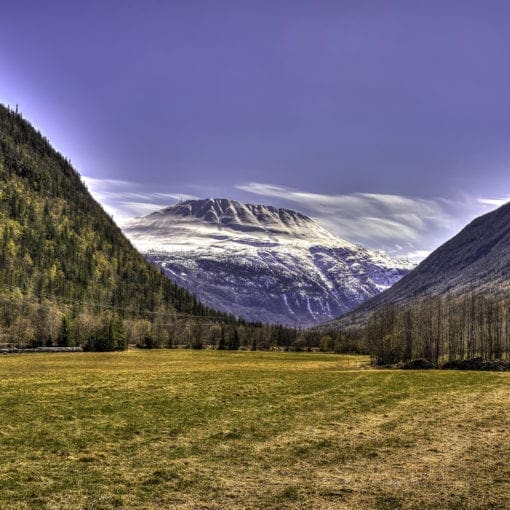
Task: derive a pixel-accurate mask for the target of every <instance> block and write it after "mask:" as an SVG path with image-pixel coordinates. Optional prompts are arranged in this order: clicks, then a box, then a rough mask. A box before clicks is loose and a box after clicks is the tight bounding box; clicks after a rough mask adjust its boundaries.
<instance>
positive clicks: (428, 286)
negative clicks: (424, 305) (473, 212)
mask: <svg viewBox="0 0 510 510" xmlns="http://www.w3.org/2000/svg"><path fill="white" fill-rule="evenodd" d="M467 292H478V293H480V292H484V293H487V292H490V293H491V294H494V295H507V296H508V295H510V202H508V203H506V204H504V205H502V206H500V207H499V208H497V209H495V210H493V211H490V212H488V213H486V214H484V215H481V216H479V217H477V218H475V219H474V220H472V221H471V222H470V223H469V224H467V225H466V226H465V227H464V228H463V229H462V230H460V232H458V233H457V234H456V235H455V236H453V237H452V238H451V239H449V240H448V241H447V242H446V243H444V244H443V245H441V246H440V247H439V248H437V249H436V250H434V251H433V252H432V253H431V254H430V255H429V256H428V257H427V258H426V259H425V260H423V261H422V262H421V263H420V264H418V266H417V267H416V268H414V269H413V270H412V271H411V272H410V273H409V274H407V275H406V276H405V277H404V278H402V279H401V280H400V281H399V282H397V283H396V284H395V285H394V286H393V287H391V288H390V289H388V290H386V291H384V292H383V293H381V294H380V295H378V296H375V297H374V298H372V299H370V300H368V301H366V302H365V303H363V304H362V305H360V306H359V307H358V308H356V309H355V310H353V311H352V312H348V313H347V314H346V315H344V316H342V317H339V318H338V319H337V320H334V321H332V322H329V323H328V324H326V325H329V326H338V327H347V326H351V325H358V324H359V323H360V322H362V321H364V320H366V318H367V316H368V315H369V314H370V313H372V312H373V311H375V310H377V309H379V308H380V307H382V306H384V305H385V304H388V303H391V304H403V303H406V302H408V301H410V300H415V299H420V298H423V297H426V296H432V295H434V296H437V295H444V294H447V293H451V294H453V295H460V294H462V293H467ZM326 325H325V326H326Z"/></svg>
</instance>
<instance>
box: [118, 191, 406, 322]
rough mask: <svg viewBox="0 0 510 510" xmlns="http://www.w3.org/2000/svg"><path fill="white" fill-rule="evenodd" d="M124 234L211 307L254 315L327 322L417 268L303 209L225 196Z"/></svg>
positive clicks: (191, 203)
mask: <svg viewBox="0 0 510 510" xmlns="http://www.w3.org/2000/svg"><path fill="white" fill-rule="evenodd" d="M124 232H125V233H126V235H127V236H128V237H129V238H130V239H131V241H132V242H133V243H134V244H135V246H136V247H137V248H138V249H139V250H140V251H141V252H142V253H144V254H145V255H146V257H147V258H148V259H149V260H150V261H151V262H154V263H156V264H159V265H160V266H161V267H162V268H163V269H164V271H165V273H166V274H167V275H168V276H169V277H170V278H171V279H172V280H174V281H175V282H176V283H178V284H179V285H182V286H183V287H185V288H187V289H189V290H190V291H191V292H193V293H194V294H195V295H196V296H197V297H198V298H200V300H202V301H203V302H204V303H205V304H207V305H209V306H211V307H213V308H215V309H218V310H221V311H225V312H230V313H233V314H235V315H238V316H242V317H244V318H246V319H249V320H253V321H262V322H277V323H281V324H288V325H294V326H309V325H313V324H317V323H320V322H324V321H326V320H329V319H332V318H334V317H338V316H339V315H341V314H343V313H346V312H348V311H349V310H351V309H353V308H355V307H356V306H357V305H359V304H360V303H362V302H363V301H365V300H366V299H368V298H371V297H373V296H375V295H376V294H378V293H380V292H381V291H383V290H385V289H387V288H388V287H390V286H391V285H393V284H394V283H396V282H397V281H398V280H400V278H402V277H403V276H404V275H405V274H407V273H408V272H409V270H410V269H411V268H412V265H411V264H410V263H409V262H407V261H402V260H392V259H391V258H389V257H388V256H386V255H384V254H383V253H380V252H374V251H369V250H367V249H365V248H362V247H360V246H357V245H354V244H351V243H349V242H347V241H344V240H342V239H339V238H337V237H335V236H333V235H332V234H331V233H329V232H328V231H327V230H325V229H324V228H323V227H321V226H320V225H318V224H317V223H316V222H315V221H313V220H312V219H311V218H308V217H307V216H304V215H303V214H300V213H298V212H296V211H292V210H289V209H278V208H275V207H270V206H263V205H251V204H242V203H240V202H237V201H234V200H227V199H206V200H188V201H185V202H182V203H180V204H178V205H174V206H171V207H167V208H165V209H162V210H160V211H157V212H154V213H152V214H149V215H147V216H144V217H141V218H135V219H134V220H132V221H131V222H130V223H129V224H128V225H126V226H125V228H124Z"/></svg>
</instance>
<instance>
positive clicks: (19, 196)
mask: <svg viewBox="0 0 510 510" xmlns="http://www.w3.org/2000/svg"><path fill="white" fill-rule="evenodd" d="M0 310H1V315H0V333H1V334H2V340H1V343H9V342H18V343H19V342H25V343H26V342H37V343H41V342H43V343H51V342H53V343H55V342H59V343H61V344H69V343H70V342H71V339H70V338H71V337H74V342H76V341H77V340H78V339H81V340H82V343H83V341H84V340H86V338H82V337H83V335H84V336H85V337H87V336H89V337H90V336H94V337H95V338H96V339H97V338H98V337H99V336H101V335H99V334H98V330H103V331H104V335H106V336H109V337H115V336H118V337H119V338H125V334H121V333H119V331H121V330H122V329H123V328H125V323H122V321H121V319H123V320H141V319H143V320H145V321H147V320H148V321H149V322H154V320H155V319H154V318H155V317H165V320H166V321H167V318H168V317H169V316H170V317H177V316H179V317H183V316H186V315H191V316H198V317H201V316H210V315H215V316H217V315H218V314H217V313H216V312H214V311H212V310H210V309H208V308H207V307H205V306H203V305H202V304H201V303H199V302H198V301H197V299H196V298H194V297H193V296H192V295H191V294H189V293H188V292H187V291H185V290H183V289H182V288H179V287H178V286H177V285H176V284H175V283H173V282H172V281H171V280H169V279H167V278H166V277H165V276H163V275H162V274H161V272H160V270H159V269H157V268H155V267H153V266H151V265H149V264H148V263H147V262H146V260H145V259H144V258H143V257H142V256H141V255H140V254H139V253H138V252H137V251H136V250H135V249H134V248H133V247H132V246H131V244H130V243H129V241H128V240H127V239H126V238H125V237H124V235H123V234H122V233H121V231H120V230H119V228H118V227H117V226H116V225H115V223H114V222H113V220H112V219H111V218H110V217H109V216H108V215H107V214H106V213H105V212H104V210H103V209H102V208H101V206H100V205H99V204H98V203H97V202H95V201H94V199H93V198H92V197H91V195H90V194H89V192H88V190H87V188H86V187H85V185H84V184H83V183H82V181H81V178H80V176H79V174H78V173H77V172H76V171H75V170H74V169H73V168H72V166H71V164H70V162H69V161H68V160H67V159H65V158H64V157H63V156H62V155H61V154H59V153H58V152H56V151H55V150H54V149H53V148H52V147H51V145H50V144H49V142H48V140H46V139H45V138H44V137H43V136H42V135H41V134H40V133H39V132H37V131H36V130H35V129H34V128H33V127H32V126H31V125H30V124H29V123H28V122H27V121H25V120H23V119H22V117H21V115H19V114H17V113H15V112H13V111H10V110H9V109H8V108H6V107H4V106H2V105H0ZM223 317H224V316H223ZM99 319H100V320H99ZM98 320H99V323H98ZM229 320H230V321H232V320H233V319H232V318H230V319H229ZM138 326H139V325H138ZM144 327H145V326H144ZM73 328H74V331H73ZM138 329H139V328H138ZM142 329H143V328H142ZM145 329H146V330H148V329H150V328H147V327H145ZM139 334H141V335H145V336H147V335H150V334H151V332H148V331H144V332H141V333H140V332H139ZM80 335H81V336H80ZM104 335H103V336H104ZM111 341H112V339H111V338H110V343H111ZM115 342H116V341H113V343H114V344H115ZM103 347H104V346H103Z"/></svg>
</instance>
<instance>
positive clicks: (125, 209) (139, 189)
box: [83, 177, 197, 226]
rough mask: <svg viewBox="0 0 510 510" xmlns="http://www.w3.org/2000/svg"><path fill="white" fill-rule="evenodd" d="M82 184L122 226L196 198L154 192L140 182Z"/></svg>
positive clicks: (91, 180)
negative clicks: (174, 204)
mask: <svg viewBox="0 0 510 510" xmlns="http://www.w3.org/2000/svg"><path fill="white" fill-rule="evenodd" d="M83 182H84V183H85V185H86V186H87V188H88V189H89V191H90V192H91V193H92V195H93V197H94V198H95V199H96V200H97V201H98V202H100V203H101V205H102V206H103V207H104V209H105V210H106V212H108V214H111V215H112V216H113V218H114V219H115V221H116V222H117V223H118V224H119V225H121V226H122V225H123V224H125V223H126V222H127V221H129V220H130V219H132V218H134V217H136V216H142V215H144V214H149V213H151V212H153V211H156V210H157V209H161V208H162V207H165V206H168V205H170V204H173V203H175V202H177V201H179V200H181V199H182V200H190V199H194V198H197V197H196V196H194V195H190V194H187V193H178V192H162V191H154V190H152V189H151V187H150V186H148V185H147V184H144V183H140V182H131V181H123V180H117V179H97V178H94V177H83Z"/></svg>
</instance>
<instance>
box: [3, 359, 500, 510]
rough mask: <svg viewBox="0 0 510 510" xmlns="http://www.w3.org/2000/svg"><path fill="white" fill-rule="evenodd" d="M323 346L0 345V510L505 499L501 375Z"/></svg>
mask: <svg viewBox="0 0 510 510" xmlns="http://www.w3.org/2000/svg"><path fill="white" fill-rule="evenodd" d="M366 361H367V360H366V359H363V358H361V357H347V356H338V355H327V354H302V353H296V354H292V353H262V352H222V351H185V350H173V351H168V350H163V351H129V352H123V353H106V354H101V353H76V354H32V355H14V356H3V357H1V358H0V385H1V390H0V402H1V404H0V508H2V509H8V508H16V509H18V508H20V509H22V508H69V509H79V508H87V509H99V508H114V507H120V508H190V509H191V508H193V509H195V508H203V509H208V508H211V509H213V508H214V509H228V508H275V509H276V508H326V509H327V508H331V509H333V508H334V509H341V508H360V509H365V508H381V509H384V508H387V509H394V508H416V509H424V508H434V509H436V508H458V509H464V508H494V509H503V508H509V507H510V483H509V476H510V427H509V425H510V424H509V420H510V374H508V373H506V374H502V373H482V372H478V373H475V372H454V371H452V372H448V371H429V372H426V371H416V372H405V371H387V370H373V369H367V368H360V366H361V365H362V364H363V363H365V362H366Z"/></svg>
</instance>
